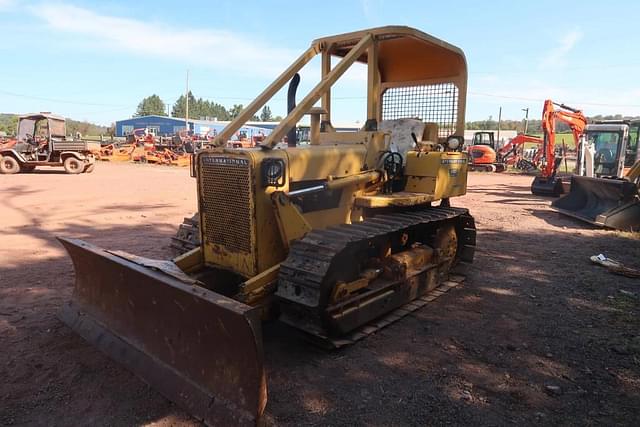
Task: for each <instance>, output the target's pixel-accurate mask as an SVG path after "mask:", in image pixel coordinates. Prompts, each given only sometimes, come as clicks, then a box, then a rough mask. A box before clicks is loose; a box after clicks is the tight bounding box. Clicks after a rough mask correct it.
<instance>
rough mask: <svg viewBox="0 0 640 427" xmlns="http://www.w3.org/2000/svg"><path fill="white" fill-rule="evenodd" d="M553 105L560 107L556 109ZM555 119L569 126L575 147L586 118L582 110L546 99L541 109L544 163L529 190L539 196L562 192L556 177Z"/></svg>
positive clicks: (560, 182) (562, 189) (560, 181)
mask: <svg viewBox="0 0 640 427" xmlns="http://www.w3.org/2000/svg"><path fill="white" fill-rule="evenodd" d="M554 105H556V106H558V107H560V108H561V110H556V109H555V108H554ZM556 121H561V122H563V123H566V124H567V125H569V127H570V128H571V133H572V134H573V140H574V142H575V144H576V147H577V146H578V144H579V143H580V139H581V138H582V135H583V133H584V128H585V127H586V126H587V119H586V117H585V116H584V115H583V114H582V111H580V110H578V109H576V108H572V107H568V106H566V105H564V104H557V103H554V102H553V101H551V100H550V99H547V100H546V101H545V102H544V107H543V110H542V131H543V132H544V143H543V152H544V165H543V167H542V172H541V174H540V176H537V177H536V178H535V179H534V180H533V183H532V184H531V192H532V193H533V194H537V195H541V196H559V195H560V194H562V193H563V192H564V188H563V185H562V180H561V179H560V178H558V177H556V172H557V170H558V166H559V165H560V161H561V159H560V158H556V155H555V150H556Z"/></svg>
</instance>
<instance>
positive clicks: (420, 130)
mask: <svg viewBox="0 0 640 427" xmlns="http://www.w3.org/2000/svg"><path fill="white" fill-rule="evenodd" d="M378 129H379V130H381V131H385V132H389V133H390V134H391V137H390V140H389V147H388V149H389V151H391V152H394V153H400V155H402V162H403V164H405V165H406V162H407V152H409V151H411V150H415V149H416V143H415V141H414V140H413V137H412V135H411V134H412V133H413V134H415V136H416V139H417V140H418V143H419V144H420V145H427V144H430V145H432V146H435V145H436V144H437V142H438V125H437V123H430V122H423V121H421V120H419V119H409V118H406V119H394V120H383V121H381V122H380V125H379V126H378Z"/></svg>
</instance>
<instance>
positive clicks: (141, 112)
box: [135, 94, 167, 117]
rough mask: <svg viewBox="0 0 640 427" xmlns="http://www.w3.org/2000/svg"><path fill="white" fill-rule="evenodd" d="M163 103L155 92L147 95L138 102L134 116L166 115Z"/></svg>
mask: <svg viewBox="0 0 640 427" xmlns="http://www.w3.org/2000/svg"><path fill="white" fill-rule="evenodd" d="M165 108H166V107H165V105H164V102H162V99H160V97H159V96H158V95H156V94H153V95H151V96H148V97H146V98H144V99H143V100H142V101H140V103H139V104H138V109H137V110H136V114H135V117H140V116H151V115H154V116H166V115H167V113H165Z"/></svg>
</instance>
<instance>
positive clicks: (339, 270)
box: [276, 207, 476, 336]
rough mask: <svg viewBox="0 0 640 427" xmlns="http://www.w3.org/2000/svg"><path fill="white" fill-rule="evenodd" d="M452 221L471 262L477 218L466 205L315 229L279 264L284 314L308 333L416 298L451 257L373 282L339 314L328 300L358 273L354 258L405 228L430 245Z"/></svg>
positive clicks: (344, 326) (342, 326) (354, 322)
mask: <svg viewBox="0 0 640 427" xmlns="http://www.w3.org/2000/svg"><path fill="white" fill-rule="evenodd" d="M452 226H453V227H455V229H456V234H457V237H458V238H457V242H456V245H457V248H456V249H457V250H456V258H457V259H458V260H460V261H464V262H472V260H473V254H474V250H475V244H476V231H475V222H474V220H473V217H472V216H471V215H469V213H468V210H467V209H463V208H452V207H449V208H446V207H423V208H421V209H415V210H410V211H406V212H395V213H390V214H383V215H377V216H374V217H372V218H368V219H366V220H365V221H363V222H360V223H352V224H348V225H339V226H336V227H329V228H326V229H323V230H314V231H312V232H311V233H309V234H307V235H306V236H305V237H304V238H303V239H300V240H297V241H295V242H294V243H293V244H292V245H291V249H290V251H289V255H288V257H287V259H286V260H285V261H284V262H283V263H282V264H281V266H280V276H279V284H278V289H277V291H276V296H277V297H278V298H279V302H280V309H281V311H282V315H281V317H280V319H281V320H282V321H284V322H285V323H288V324H290V325H292V326H295V327H296V328H299V329H301V330H303V331H304V332H306V333H308V334H315V335H319V336H332V335H341V334H345V333H348V332H351V331H353V330H355V329H357V328H358V327H360V326H363V325H364V324H366V323H367V322H369V321H371V320H373V319H375V318H377V317H379V316H381V315H384V314H385V313H388V312H389V311H391V310H393V309H395V308H397V307H400V306H401V305H403V304H405V303H407V302H409V301H411V300H413V299H416V298H418V297H419V296H420V295H422V294H424V293H425V292H428V291H429V290H431V289H433V288H434V287H435V286H436V285H437V284H438V282H439V281H440V280H441V279H442V277H440V276H442V275H441V274H440V273H439V271H440V270H441V267H442V266H443V265H444V264H443V263H450V262H451V261H450V260H449V258H448V257H445V258H444V259H440V260H436V262H434V264H433V265H431V267H430V268H431V269H432V271H426V270H425V271H412V274H413V275H412V276H411V277H407V278H405V279H402V278H399V279H397V280H387V281H385V280H380V281H378V282H372V283H370V284H369V286H368V288H367V289H366V290H364V291H362V292H360V293H359V294H358V295H356V296H354V297H353V298H349V299H348V300H346V301H345V302H342V303H341V304H339V305H340V307H339V311H340V312H342V313H344V314H341V315H340V316H337V315H335V313H334V309H335V308H337V307H336V306H330V305H329V300H330V294H331V291H332V290H333V289H334V287H335V284H336V283H338V282H340V281H342V282H345V283H349V282H351V281H353V280H355V279H356V278H357V277H358V276H359V268H360V267H359V264H358V263H354V262H353V260H354V259H356V260H364V259H367V257H368V256H370V255H368V254H370V253H371V251H372V250H373V249H375V250H378V249H380V248H383V247H385V245H387V244H389V242H394V241H396V240H398V241H399V240H400V239H401V236H402V235H403V234H407V235H408V236H409V239H410V240H412V241H413V240H415V241H416V242H420V243H424V244H427V245H429V241H430V239H432V237H431V236H432V234H433V233H435V232H436V231H437V230H438V229H440V228H441V227H452ZM437 240H438V239H437V238H436V241H437ZM436 243H437V242H436ZM438 249H439V248H438ZM436 267H438V268H437V270H438V274H437V276H438V277H436V270H435V268H436Z"/></svg>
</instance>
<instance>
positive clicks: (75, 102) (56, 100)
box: [0, 90, 129, 108]
mask: <svg viewBox="0 0 640 427" xmlns="http://www.w3.org/2000/svg"><path fill="white" fill-rule="evenodd" d="M0 93H1V94H3V95H8V96H14V97H16V98H26V99H34V100H37V101H47V102H58V103H60V104H73V105H90V106H93V107H122V108H124V105H122V104H120V105H115V104H98V103H95V102H84V101H69V100H64V99H54V98H44V97H40V96H32V95H24V94H19V93H14V92H8V91H6V90H0ZM127 108H129V107H127Z"/></svg>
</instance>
